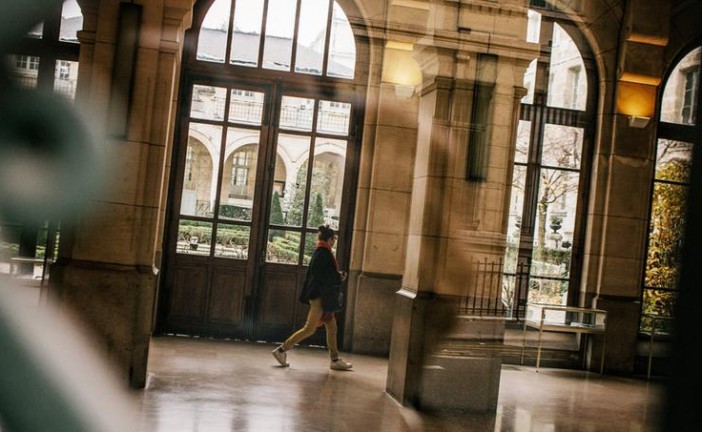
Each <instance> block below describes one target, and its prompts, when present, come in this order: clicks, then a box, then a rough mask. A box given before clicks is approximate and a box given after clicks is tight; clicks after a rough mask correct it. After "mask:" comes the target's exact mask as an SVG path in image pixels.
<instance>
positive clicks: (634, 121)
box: [629, 115, 651, 129]
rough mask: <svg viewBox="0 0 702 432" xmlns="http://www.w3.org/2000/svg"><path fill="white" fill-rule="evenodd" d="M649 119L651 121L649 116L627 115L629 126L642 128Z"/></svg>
mask: <svg viewBox="0 0 702 432" xmlns="http://www.w3.org/2000/svg"><path fill="white" fill-rule="evenodd" d="M650 121H651V117H645V116H638V115H630V116H629V127H631V128H637V129H643V128H645V127H646V126H648V123H649V122H650Z"/></svg>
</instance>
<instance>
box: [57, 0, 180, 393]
mask: <svg viewBox="0 0 702 432" xmlns="http://www.w3.org/2000/svg"><path fill="white" fill-rule="evenodd" d="M80 4H81V6H82V10H83V14H84V17H85V20H84V29H83V31H81V32H80V33H79V37H80V40H81V54H80V75H79V80H78V91H77V104H78V106H79V108H81V109H83V110H86V111H89V113H90V117H89V118H90V119H91V120H92V122H93V123H94V126H96V127H97V128H98V130H100V131H110V132H111V133H110V134H109V135H108V134H104V135H103V136H102V138H101V139H102V141H103V142H102V146H103V147H104V148H105V149H106V152H107V153H108V155H109V168H110V169H109V170H108V172H107V173H106V177H107V178H106V184H107V185H108V186H107V187H106V188H103V190H101V191H100V192H99V194H98V196H96V197H93V198H92V202H91V205H90V206H89V207H90V208H91V211H90V212H89V213H85V214H83V215H81V217H80V218H78V219H77V220H72V221H64V222H65V223H64V225H63V226H62V233H61V244H60V246H59V247H60V251H59V259H58V260H57V262H56V264H55V265H54V266H53V267H52V269H51V291H52V296H51V298H52V299H54V300H55V301H58V302H59V303H60V305H61V306H62V308H63V309H64V310H66V311H68V312H72V313H75V314H76V316H77V318H78V319H79V320H80V321H82V322H83V323H84V324H85V327H87V328H88V329H91V330H93V334H94V336H95V340H96V346H97V348H98V350H99V351H101V352H103V353H104V354H105V355H106V356H107V357H108V359H109V360H111V361H112V362H113V363H114V364H115V365H116V369H117V372H118V374H119V376H120V377H121V378H122V379H123V381H124V382H125V384H127V383H128V384H129V385H131V386H132V387H143V386H144V385H145V382H146V365H147V360H148V350H149V341H150V337H151V330H152V321H153V312H154V304H155V295H156V290H157V281H158V266H159V264H160V263H159V261H158V254H157V251H158V250H160V247H161V246H160V243H161V235H160V232H161V231H162V229H163V228H162V227H163V224H162V222H163V208H162V206H163V205H164V199H163V196H162V193H163V191H164V190H165V185H164V179H165V176H166V166H167V160H168V157H169V154H168V153H169V152H168V151H167V148H168V147H170V143H171V141H172V134H173V132H172V130H171V128H172V125H173V119H174V112H175V106H176V102H177V100H176V99H177V97H176V96H177V93H176V92H177V84H178V80H177V77H178V68H179V64H180V52H181V50H182V36H183V31H184V27H185V21H186V18H187V17H189V12H190V10H191V7H192V2H191V1H187V0H167V1H162V2H144V5H143V6H142V9H141V11H140V12H141V13H140V14H139V17H140V23H139V25H138V27H139V31H138V39H137V41H136V46H132V47H128V48H129V49H133V50H134V52H135V56H134V67H133V68H131V71H130V72H127V74H129V73H131V76H130V77H125V76H124V75H115V73H114V70H115V68H116V67H117V65H116V58H117V56H116V52H117V41H118V40H119V34H118V23H119V22H120V3H119V2H105V1H102V2H96V1H94V2H91V1H88V0H84V1H81V2H80ZM123 30H128V31H129V30H130V29H123ZM131 30H134V29H131ZM125 78H126V79H127V81H129V82H130V86H131V88H132V89H133V90H132V92H131V94H130V95H124V94H121V95H117V94H113V92H114V91H115V90H116V87H115V86H114V85H113V82H115V80H116V79H119V80H123V81H124V80H125ZM116 99H123V100H125V101H127V102H126V105H125V108H126V111H125V113H126V118H127V121H126V125H125V127H124V128H123V130H122V131H115V128H114V127H113V126H114V124H115V123H114V122H115V121H116V120H118V117H116V116H118V115H119V113H116V111H115V110H114V107H113V108H112V109H111V107H110V101H112V102H114V101H115V100H116Z"/></svg>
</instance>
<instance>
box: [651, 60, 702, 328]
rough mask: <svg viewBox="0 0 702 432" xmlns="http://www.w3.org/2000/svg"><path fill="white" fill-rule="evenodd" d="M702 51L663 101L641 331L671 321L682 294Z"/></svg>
mask: <svg viewBox="0 0 702 432" xmlns="http://www.w3.org/2000/svg"><path fill="white" fill-rule="evenodd" d="M701 52H702V48H700V47H697V48H695V49H693V50H692V51H690V52H689V53H687V55H685V56H684V57H683V58H682V59H681V60H680V61H679V62H678V63H677V64H676V65H675V67H674V68H673V69H672V71H671V73H670V75H669V76H668V78H667V80H666V82H665V86H664V90H663V96H662V98H661V103H660V122H659V126H658V140H657V144H656V165H655V173H654V175H653V187H652V194H651V207H650V219H649V230H648V244H647V248H646V266H645V270H644V275H643V290H642V302H641V304H642V314H643V318H642V320H641V330H650V329H651V327H652V325H653V322H652V319H653V318H652V316H662V317H671V316H672V314H673V310H674V307H675V301H676V298H677V294H678V276H679V270H680V258H681V253H682V246H683V239H684V229H685V209H686V206H687V191H688V184H689V178H690V177H689V176H690V165H691V162H692V149H693V142H694V140H693V137H694V131H692V127H693V126H694V125H695V122H696V119H697V100H698V99H697V93H698V92H699V85H700V53H701ZM657 325H659V324H657ZM659 330H660V329H659Z"/></svg>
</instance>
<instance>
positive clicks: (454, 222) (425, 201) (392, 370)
mask: <svg viewBox="0 0 702 432" xmlns="http://www.w3.org/2000/svg"><path fill="white" fill-rule="evenodd" d="M454 6H456V5H448V4H445V5H444V8H443V9H441V8H440V7H438V6H437V7H436V9H435V10H433V11H432V13H430V16H431V17H432V19H433V22H432V24H434V27H432V28H433V30H435V31H434V32H430V36H427V37H426V38H424V39H423V40H421V42H420V43H418V44H417V45H415V57H416V58H418V60H419V64H420V67H421V70H422V73H423V84H422V89H421V93H420V96H421V99H420V104H419V113H418V116H419V121H418V125H419V128H418V132H417V149H416V156H415V163H414V172H413V185H412V201H411V208H410V219H409V233H408V240H407V248H406V250H407V253H406V259H405V267H404V275H403V280H402V289H401V290H400V291H399V292H398V293H397V296H396V299H395V319H394V322H393V328H392V339H391V346H390V360H389V366H388V380H387V385H386V391H387V392H388V393H389V394H390V395H392V396H393V397H394V398H395V399H397V400H398V401H400V402H401V403H403V404H411V405H415V406H417V407H419V408H422V409H429V410H432V409H459V410H464V411H483V412H485V411H487V412H493V411H494V410H495V409H496V407H497V397H498V388H499V378H500V373H501V371H500V367H501V359H500V357H499V355H497V352H499V350H485V351H484V353H483V354H479V355H478V354H468V353H466V354H465V355H458V356H452V357H446V356H443V355H441V354H440V353H439V352H437V351H436V350H435V348H436V344H437V343H438V342H441V341H442V340H445V338H446V337H447V336H449V334H450V333H451V332H452V330H453V329H454V328H455V327H456V323H457V319H456V317H457V314H456V312H457V305H458V304H457V302H458V300H459V299H460V298H462V297H464V296H465V295H466V292H467V290H469V289H470V286H471V285H470V284H471V282H470V281H471V272H472V267H473V264H474V262H475V261H476V260H483V259H484V260H487V261H489V262H491V261H495V260H497V259H499V258H501V257H502V256H503V254H504V245H505V237H504V229H505V224H506V218H507V210H508V207H509V206H508V200H509V186H510V185H511V182H512V178H511V164H512V157H513V151H514V150H513V146H514V133H515V129H514V128H516V123H515V122H514V119H515V118H516V117H515V113H516V111H515V110H517V109H518V103H515V101H516V99H515V98H516V96H515V94H520V95H521V94H523V93H522V92H521V91H520V87H521V80H522V76H523V73H524V70H525V69H526V66H527V65H528V63H529V61H530V60H531V59H532V58H533V57H534V55H535V52H536V51H535V50H534V47H532V46H530V45H529V44H527V43H526V42H522V41H524V40H525V36H524V35H525V33H526V32H525V30H526V9H525V8H523V7H521V6H519V5H517V4H516V3H511V2H505V3H504V4H502V3H501V4H499V5H498V4H495V5H492V4H491V5H480V6H475V7H474V6H472V5H466V4H461V5H460V6H461V7H454ZM440 9H441V10H440ZM486 16H489V17H490V19H489V20H487V19H484V18H485V17H486ZM442 17H443V18H444V20H443V21H442V20H441V18H442ZM456 25H458V30H461V29H472V30H474V31H476V33H478V31H489V32H491V35H492V36H491V43H490V46H487V45H484V42H485V40H484V39H481V38H480V36H474V35H473V34H472V33H471V34H470V35H466V34H463V33H460V32H459V33H451V31H450V30H452V31H456V28H455V26H456ZM443 26H446V27H449V28H450V27H451V26H454V27H453V28H451V29H450V30H449V31H446V29H444V30H442V29H441V28H440V27H443ZM486 26H487V27H489V28H486ZM440 33H441V34H442V39H441V41H442V42H445V41H446V40H451V39H450V38H446V37H447V36H448V35H452V36H454V37H456V40H455V41H456V42H457V43H456V44H455V45H451V44H450V43H449V44H445V43H442V44H438V43H436V42H437V41H436V40H435V39H434V38H433V37H432V36H431V34H440ZM444 38H446V39H444ZM459 39H460V43H458V40H459ZM447 45H448V46H450V48H449V47H446V46H447ZM440 46H441V47H440ZM483 56H484V57H483ZM486 91H487V92H488V93H485V92H486ZM481 92H482V93H481ZM477 110H481V111H477ZM476 130H477V131H479V132H480V133H482V134H483V135H480V134H479V133H473V132H475V131H476ZM478 147H480V148H478ZM476 149H478V150H479V151H475V150H476ZM485 326H489V328H487V327H485ZM477 327H480V329H478V328H477ZM461 330H462V332H463V333H464V334H474V335H475V334H489V335H490V338H491V342H493V343H497V344H500V343H501V340H502V338H503V335H504V322H502V321H500V320H493V323H492V324H486V322H478V321H473V322H469V321H466V322H465V323H464V324H462V329H461Z"/></svg>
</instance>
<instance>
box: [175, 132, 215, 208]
mask: <svg viewBox="0 0 702 432" xmlns="http://www.w3.org/2000/svg"><path fill="white" fill-rule="evenodd" d="M222 130H223V129H222V127H221V126H213V125H207V124H200V123H191V124H190V131H189V134H188V147H187V150H186V157H185V173H184V178H183V190H182V192H181V200H180V214H181V215H184V216H200V217H211V216H212V209H213V201H214V198H215V197H214V193H213V192H214V188H215V187H216V185H217V167H218V165H219V151H218V149H219V146H220V142H221V140H222Z"/></svg>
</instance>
